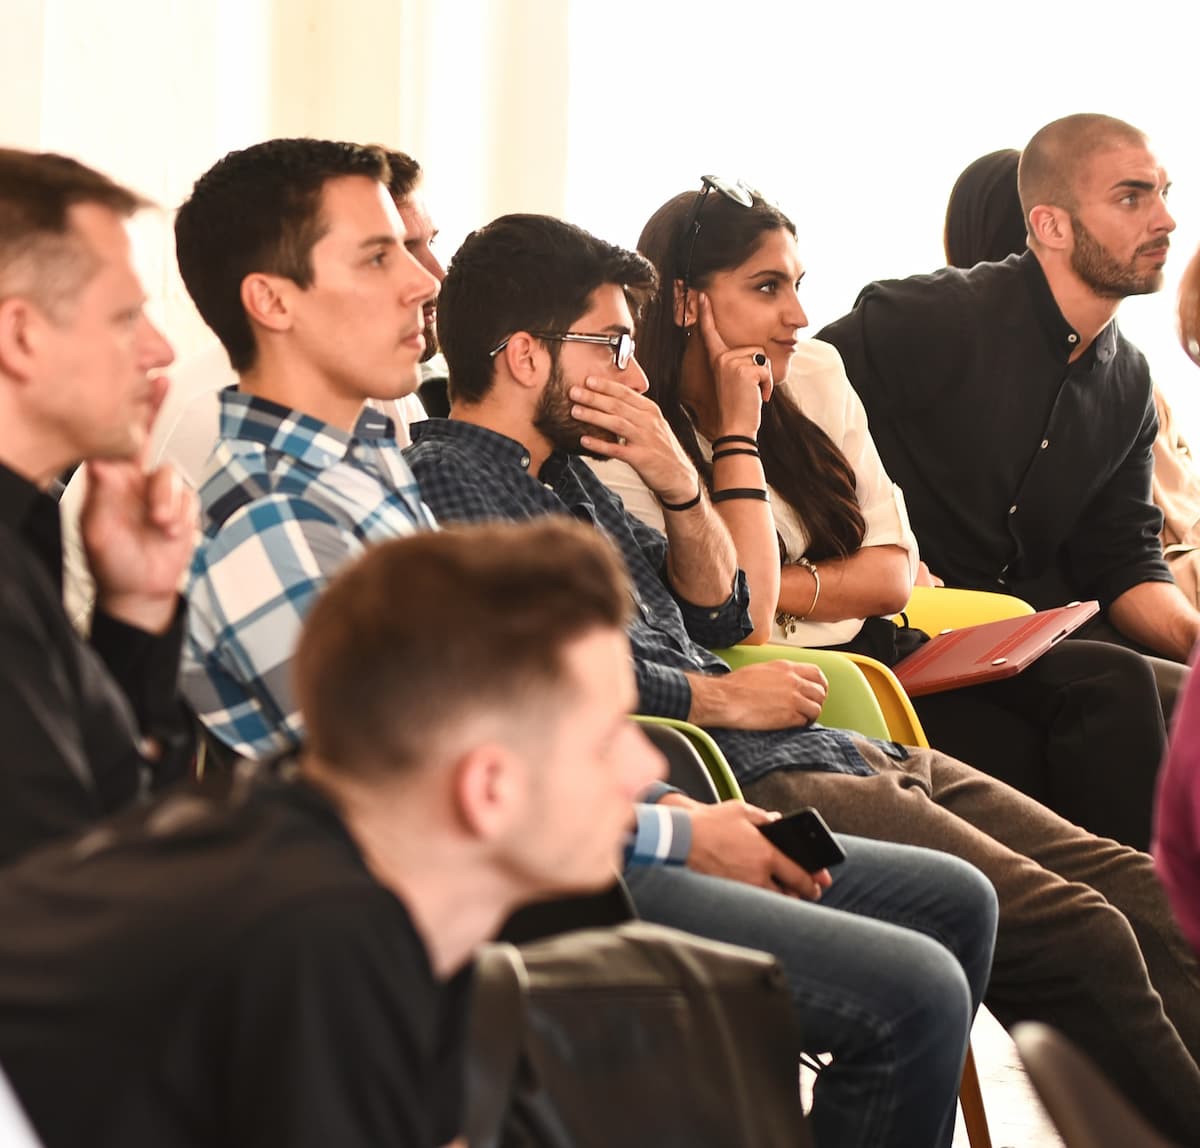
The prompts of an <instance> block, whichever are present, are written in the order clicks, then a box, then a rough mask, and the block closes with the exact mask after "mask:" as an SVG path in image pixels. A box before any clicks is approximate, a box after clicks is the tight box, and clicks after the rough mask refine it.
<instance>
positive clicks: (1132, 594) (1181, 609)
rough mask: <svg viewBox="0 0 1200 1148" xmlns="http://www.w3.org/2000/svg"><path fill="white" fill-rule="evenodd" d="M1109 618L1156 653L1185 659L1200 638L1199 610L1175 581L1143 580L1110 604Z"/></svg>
mask: <svg viewBox="0 0 1200 1148" xmlns="http://www.w3.org/2000/svg"><path fill="white" fill-rule="evenodd" d="M1108 616H1109V620H1110V621H1111V622H1112V623H1113V625H1114V626H1116V627H1117V629H1118V630H1120V631H1121V633H1122V634H1124V635H1125V636H1126V637H1127V638H1132V639H1133V640H1134V641H1135V642H1140V643H1141V644H1142V645H1143V646H1147V647H1149V648H1150V649H1151V650H1153V651H1154V652H1155V653H1156V654H1160V655H1161V656H1163V657H1165V658H1173V659H1175V660H1176V661H1179V662H1186V661H1187V660H1188V657H1189V656H1190V655H1191V652H1192V647H1193V646H1195V645H1196V642H1197V639H1200V613H1197V611H1196V609H1195V608H1194V607H1193V606H1192V605H1191V604H1190V603H1189V602H1188V600H1187V599H1186V598H1185V597H1184V596H1183V595H1182V594H1181V593H1180V591H1179V587H1178V586H1176V585H1175V584H1174V583H1173V582H1141V583H1139V584H1138V585H1137V586H1132V587H1130V588H1129V589H1128V590H1126V591H1125V593H1124V594H1122V595H1121V596H1120V597H1119V598H1117V599H1116V600H1115V601H1114V602H1113V603H1112V605H1111V606H1109V608H1108Z"/></svg>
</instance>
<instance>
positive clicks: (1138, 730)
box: [598, 179, 1165, 849]
mask: <svg viewBox="0 0 1200 1148" xmlns="http://www.w3.org/2000/svg"><path fill="white" fill-rule="evenodd" d="M638 246H639V248H640V250H641V251H642V253H643V254H644V255H646V256H647V257H648V258H649V259H650V260H651V261H652V262H653V263H654V265H655V267H656V268H657V270H658V273H659V277H660V285H659V288H658V291H657V293H656V295H655V296H654V298H653V299H652V300H651V301H650V303H649V304H648V306H647V307H646V310H645V312H644V314H643V316H642V319H641V322H640V324H639V329H638V358H639V361H640V362H641V364H642V366H643V368H644V370H645V372H646V374H647V376H648V378H649V381H650V394H651V396H652V397H653V398H654V399H655V400H656V401H657V402H658V403H659V404H660V406H661V407H662V409H663V411H664V413H665V415H666V417H667V420H668V422H669V423H670V425H671V427H672V428H673V430H674V431H675V433H676V435H677V436H678V437H679V439H680V441H681V443H682V444H683V446H684V448H685V450H686V451H687V452H688V454H689V455H690V456H691V458H692V459H693V461H694V462H695V463H696V465H697V467H698V468H699V469H700V472H701V474H702V475H703V476H705V477H706V479H709V480H711V475H712V467H713V465H715V464H714V462H713V460H714V459H716V460H717V462H718V463H720V460H721V459H722V458H724V457H727V455H728V452H730V451H736V450H741V451H746V452H750V453H752V454H757V455H758V456H759V457H760V458H761V462H762V467H763V470H764V473H765V476H766V480H767V483H768V484H769V486H770V488H771V493H772V501H771V509H772V510H773V512H774V523H773V530H764V531H760V532H759V533H758V534H757V535H752V534H751V533H749V532H746V531H743V532H742V534H741V536H740V537H738V538H736V539H735V541H736V543H737V545H738V550H739V556H741V558H742V562H743V566H744V568H746V570H747V574H748V576H749V577H750V589H751V598H752V600H753V597H754V594H755V593H756V592H759V593H760V596H761V595H762V594H763V593H766V594H768V595H770V596H771V597H772V599H773V604H774V607H775V611H774V612H775V621H774V626H773V632H772V634H771V635H770V639H771V640H772V641H784V642H789V643H791V644H794V645H802V646H833V647H843V648H848V649H854V650H858V651H860V652H863V653H868V654H871V655H872V656H875V657H878V658H880V659H881V660H883V661H888V662H895V661H896V660H897V659H898V658H899V657H900V656H902V655H903V654H904V653H905V652H907V649H908V648H909V646H910V645H911V643H912V642H913V641H916V640H919V639H917V638H916V637H915V636H914V635H912V634H911V632H909V631H906V630H905V629H902V628H898V627H896V626H895V625H894V624H893V623H892V622H891V621H890V620H888V616H889V615H891V614H893V613H895V612H896V611H897V610H899V609H901V608H902V607H903V605H904V604H905V602H906V601H907V599H908V596H909V593H910V591H911V589H912V585H913V580H914V577H915V575H916V572H917V570H918V565H917V563H918V558H917V548H916V543H915V540H914V539H913V537H912V532H911V530H910V529H909V526H908V521H907V516H906V514H905V511H904V502H903V498H902V496H901V494H900V492H899V491H898V490H897V489H896V488H895V487H894V486H893V485H892V483H891V482H890V480H889V479H888V478H887V475H886V473H885V472H884V470H883V467H882V465H881V463H880V461H879V457H878V454H877V453H876V451H875V448H874V445H873V443H872V442H871V438H870V433H869V430H868V428H867V422H866V417H865V413H864V411H863V409H862V404H861V403H860V402H859V400H858V398H857V396H856V395H855V394H854V392H853V390H852V389H851V387H850V385H849V383H848V381H847V379H846V376H845V372H844V370H843V369H842V367H841V362H840V359H839V358H838V355H837V352H836V351H835V350H834V349H833V348H832V347H829V346H826V345H825V344H821V343H818V342H816V341H814V340H805V341H800V340H799V339H798V335H799V332H800V329H801V328H803V327H804V326H806V325H807V319H806V317H805V315H804V311H803V307H802V305H801V303H800V297H799V289H800V281H801V279H802V277H803V273H804V272H803V266H802V264H801V261H800V257H799V251H798V248H797V245H796V229H795V226H794V224H793V223H792V222H791V221H790V220H789V219H788V218H787V216H785V215H784V214H783V213H782V212H781V211H780V210H779V209H778V208H776V207H774V206H773V205H771V204H770V203H768V202H766V201H765V200H764V199H763V198H762V196H761V195H759V194H757V193H751V192H749V190H748V189H745V188H742V187H741V186H740V185H729V184H725V183H723V182H722V181H716V180H708V179H706V181H705V183H704V187H703V188H702V189H701V191H699V192H696V191H691V192H685V193H682V194H680V195H677V196H675V197H674V198H672V199H671V200H669V201H668V202H667V203H665V204H664V205H663V206H662V207H661V208H659V210H658V211H656V212H655V213H654V215H653V216H652V217H651V219H650V220H649V222H648V223H647V224H646V226H645V228H644V230H643V232H642V235H641V238H640V240H639V244H638ZM734 346H736V347H737V348H739V351H746V350H747V349H749V351H750V352H751V353H752V354H753V353H758V354H761V355H762V356H763V358H764V360H765V363H764V365H765V366H766V367H767V368H769V372H768V373H769V383H770V385H771V387H773V390H772V391H771V394H770V399H769V401H767V402H766V403H765V404H764V406H763V410H762V417H761V425H760V430H759V433H758V435H757V441H754V442H751V443H749V444H745V443H728V442H722V441H718V442H716V443H713V442H712V441H710V439H709V437H708V435H709V434H711V433H712V431H711V429H709V428H711V427H712V426H714V425H715V422H716V420H715V418H714V410H715V408H714V403H715V402H716V393H717V388H716V386H715V384H714V380H715V379H716V378H717V377H718V374H719V373H720V371H721V370H722V367H723V364H724V359H723V356H724V355H725V354H726V351H727V348H730V347H734ZM766 389H767V388H764V390H766ZM714 447H715V449H714ZM598 469H599V471H600V473H601V474H602V476H603V477H604V478H605V480H606V481H608V482H609V483H610V484H611V485H612V486H613V487H614V489H617V490H618V492H619V493H620V494H621V496H622V497H623V498H624V499H625V502H626V505H627V506H628V507H629V508H630V510H631V511H632V512H633V513H635V514H637V515H639V517H643V518H644V519H646V520H647V521H649V522H651V523H652V524H658V523H660V522H661V511H660V510H659V508H658V507H657V505H656V504H655V502H654V500H653V499H652V498H651V497H649V495H648V492H646V491H645V490H644V488H641V486H640V482H639V480H638V479H637V477H636V475H633V474H632V472H631V471H629V470H628V469H627V468H622V467H621V466H620V465H619V464H613V463H607V464H601V465H599V467H598ZM721 485H722V487H723V486H724V483H722V484H721ZM768 553H770V554H777V555H778V559H779V561H780V563H781V569H780V573H779V584H778V585H779V588H778V590H777V591H773V589H772V588H770V587H766V588H765V589H764V586H763V585H762V584H757V583H756V580H755V578H754V576H753V574H752V573H751V571H752V570H753V568H754V567H755V565H757V564H760V563H761V562H762V560H763V555H764V554H768ZM757 636H758V637H759V638H760V640H761V638H762V637H763V635H762V634H759V635H757ZM916 704H917V708H918V712H919V713H920V715H921V718H922V721H923V722H924V724H925V726H926V731H927V733H928V734H929V736H930V740H931V742H932V743H933V744H934V745H935V746H936V747H937V748H938V749H941V750H943V751H945V752H947V753H950V754H952V755H953V756H956V757H959V758H961V759H962V760H965V761H969V762H971V763H972V764H975V765H977V766H979V767H980V768H983V769H985V770H987V771H988V772H989V773H992V774H993V775H994V776H997V777H999V778H1001V779H1002V780H1004V781H1007V782H1009V783H1010V784H1013V785H1015V786H1017V788H1020V789H1022V790H1024V791H1025V792H1026V793H1029V794H1030V795H1031V796H1033V797H1035V798H1037V799H1038V800H1040V801H1042V802H1044V803H1045V804H1047V805H1049V806H1050V807H1051V808H1052V809H1055V810H1056V811H1057V812H1059V813H1061V814H1063V815H1064V816H1066V817H1069V818H1070V819H1072V820H1074V821H1076V822H1078V823H1079V824H1081V825H1084V826H1085V827H1087V828H1089V829H1091V830H1093V831H1094V832H1098V833H1101V834H1104V835H1106V836H1111V837H1115V838H1117V839H1118V840H1121V841H1123V842H1125V843H1127V844H1131V845H1134V846H1135V847H1138V848H1142V849H1145V848H1147V846H1148V843H1149V838H1150V814H1151V808H1152V804H1153V794H1154V782H1155V776H1156V772H1157V768H1158V763H1159V761H1160V759H1161V755H1162V751H1163V747H1164V745H1165V735H1164V729H1163V722H1162V714H1161V710H1160V708H1159V705H1158V700H1157V693H1156V691H1155V687H1154V681H1153V676H1152V674H1151V673H1150V671H1149V668H1148V667H1147V666H1146V665H1145V663H1144V662H1143V660H1142V659H1140V658H1139V657H1138V656H1137V655H1135V654H1133V653H1131V652H1130V651H1127V650H1122V649H1119V648H1117V647H1113V646H1109V645H1107V644H1103V643H1091V642H1087V643H1085V642H1073V641H1068V642H1064V643H1062V644H1060V645H1059V646H1056V647H1054V648H1053V649H1052V650H1051V651H1050V652H1049V653H1048V654H1046V655H1045V656H1044V657H1042V658H1041V659H1039V661H1038V662H1037V663H1035V664H1034V666H1032V667H1030V668H1029V669H1027V670H1026V671H1025V672H1024V673H1022V674H1020V675H1018V676H1017V677H1015V678H1011V679H1008V680H1007V681H1004V682H996V683H991V684H988V685H983V686H972V687H969V688H967V689H961V690H955V691H951V692H947V693H943V694H936V695H929V696H928V697H926V698H922V699H918V700H917V702H916Z"/></svg>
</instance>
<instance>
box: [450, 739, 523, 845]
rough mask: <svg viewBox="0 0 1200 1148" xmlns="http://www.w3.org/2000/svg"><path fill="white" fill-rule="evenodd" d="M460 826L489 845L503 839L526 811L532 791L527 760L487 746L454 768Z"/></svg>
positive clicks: (461, 759) (462, 758)
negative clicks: (490, 842)
mask: <svg viewBox="0 0 1200 1148" xmlns="http://www.w3.org/2000/svg"><path fill="white" fill-rule="evenodd" d="M451 773H452V777H453V782H452V788H453V800H454V803H455V806H456V809H457V812H458V817H459V821H460V824H462V826H463V827H464V829H466V830H467V832H469V833H470V834H471V835H472V836H474V837H477V838H480V839H482V840H485V841H492V840H495V839H496V838H498V837H502V836H503V835H504V834H505V833H506V832H507V830H508V828H509V826H510V825H512V824H513V822H514V821H515V820H517V819H518V818H519V816H520V814H521V812H522V811H523V809H524V808H525V804H526V800H527V798H526V794H527V792H528V788H529V775H528V769H527V766H526V764H525V762H524V760H523V759H522V758H520V757H518V755H517V754H515V753H513V751H512V750H510V749H509V748H508V747H507V746H504V745H501V744H500V743H498V742H484V743H483V744H481V745H477V746H473V747H472V748H471V749H469V750H467V751H466V752H464V753H463V754H462V755H461V756H460V757H459V758H458V759H457V761H455V762H454V763H453V765H452V766H451Z"/></svg>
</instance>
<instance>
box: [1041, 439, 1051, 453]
mask: <svg viewBox="0 0 1200 1148" xmlns="http://www.w3.org/2000/svg"><path fill="white" fill-rule="evenodd" d="M1049 445H1050V440H1049V439H1048V438H1044V439H1042V450H1045V449H1046V447H1048V446H1049Z"/></svg>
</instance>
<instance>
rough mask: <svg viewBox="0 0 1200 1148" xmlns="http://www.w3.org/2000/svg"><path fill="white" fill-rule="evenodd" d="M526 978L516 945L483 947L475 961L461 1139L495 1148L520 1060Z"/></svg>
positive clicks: (481, 1147)
mask: <svg viewBox="0 0 1200 1148" xmlns="http://www.w3.org/2000/svg"><path fill="white" fill-rule="evenodd" d="M528 986H529V973H528V971H527V970H526V968H525V962H524V960H522V958H521V954H520V952H519V951H518V950H517V948H516V946H515V945H509V944H503V943H501V944H494V945H488V946H486V947H485V948H484V949H483V950H481V952H480V953H479V955H478V957H477V958H476V961H475V987H474V995H473V998H472V1003H471V1028H470V1041H469V1044H468V1054H467V1104H466V1118H465V1120H464V1127H463V1130H462V1131H463V1136H464V1138H465V1139H466V1142H467V1143H468V1144H470V1145H471V1148H497V1145H498V1144H499V1142H500V1125H501V1122H502V1121H503V1119H504V1116H505V1114H506V1113H507V1111H508V1106H509V1098H510V1096H511V1094H512V1087H513V1080H514V1079H515V1077H516V1073H517V1064H518V1062H519V1061H520V1056H521V1039H522V1034H523V1032H524V1027H525V997H526V994H527V992H528Z"/></svg>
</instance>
